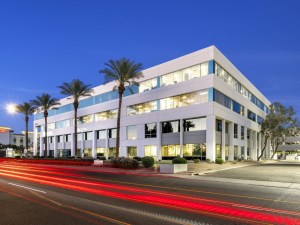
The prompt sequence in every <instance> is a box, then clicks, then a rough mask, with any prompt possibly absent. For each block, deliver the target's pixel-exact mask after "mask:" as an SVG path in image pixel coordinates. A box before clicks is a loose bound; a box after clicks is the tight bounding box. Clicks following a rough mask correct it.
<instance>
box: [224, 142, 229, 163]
mask: <svg viewBox="0 0 300 225" xmlns="http://www.w3.org/2000/svg"><path fill="white" fill-rule="evenodd" d="M228 156H229V146H228V145H225V160H228Z"/></svg>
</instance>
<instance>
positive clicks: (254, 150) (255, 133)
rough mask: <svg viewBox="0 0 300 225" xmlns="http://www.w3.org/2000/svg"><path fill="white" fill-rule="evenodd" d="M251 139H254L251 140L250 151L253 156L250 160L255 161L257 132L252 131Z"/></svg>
mask: <svg viewBox="0 0 300 225" xmlns="http://www.w3.org/2000/svg"><path fill="white" fill-rule="evenodd" d="M253 137H254V140H253V145H254V146H253V149H252V152H253V156H252V160H255V161H256V160H257V132H256V131H253Z"/></svg>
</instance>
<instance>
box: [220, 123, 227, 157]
mask: <svg viewBox="0 0 300 225" xmlns="http://www.w3.org/2000/svg"><path fill="white" fill-rule="evenodd" d="M221 139H222V141H221V143H222V145H221V146H222V149H221V155H222V159H223V160H224V162H225V139H226V134H225V120H222V134H221Z"/></svg>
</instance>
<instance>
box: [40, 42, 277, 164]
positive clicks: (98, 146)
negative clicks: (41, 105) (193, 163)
mask: <svg viewBox="0 0 300 225" xmlns="http://www.w3.org/2000/svg"><path fill="white" fill-rule="evenodd" d="M143 74H144V77H143V78H141V79H140V80H138V82H139V86H132V89H133V91H134V93H133V94H132V93H131V92H130V91H129V90H126V91H125V94H124V98H123V106H122V111H121V140H120V146H121V147H120V155H121V156H129V157H132V156H140V157H143V156H153V157H155V158H156V159H157V160H159V159H171V158H174V157H177V156H181V157H185V158H188V159H189V158H199V159H201V160H205V159H210V160H212V161H214V160H215V159H216V158H222V159H224V160H237V159H238V158H239V157H241V158H244V159H246V158H250V159H253V160H256V159H257V156H258V154H260V152H261V149H262V144H263V137H262V135H261V134H260V125H259V124H260V123H261V122H262V121H263V119H264V117H265V115H266V114H267V113H268V110H269V109H268V107H267V106H269V105H270V101H269V100H268V99H267V98H266V97H265V96H264V95H263V94H262V93H261V92H260V91H259V90H258V89H257V88H256V87H255V86H254V85H253V84H252V83H251V82H250V81H249V80H248V79H247V78H246V77H245V76H244V75H243V74H242V73H241V72H240V71H239V70H238V69H237V68H236V67H235V66H234V65H233V64H232V63H231V62H230V61H229V60H228V59H227V58H226V57H225V56H224V55H223V54H222V53H221V52H220V51H219V50H218V49H217V48H216V47H214V46H211V47H208V48H205V49H202V50H199V51H196V52H193V53H191V54H188V55H185V56H182V57H180V58H177V59H174V60H171V61H168V62H165V63H162V64H160V65H157V66H154V67H151V68H148V69H145V70H144V71H143ZM114 86H115V83H114V82H110V83H107V84H104V85H100V86H97V87H95V88H94V93H93V96H91V97H86V98H83V99H81V101H80V103H79V110H78V115H79V118H78V121H79V125H78V148H79V149H74V143H73V139H74V128H73V116H74V112H73V105H72V101H73V100H72V99H70V98H63V99H61V100H60V103H61V106H60V107H59V109H56V110H50V112H49V118H48V150H49V154H50V155H52V156H54V157H67V156H79V157H82V156H85V157H93V158H96V157H97V156H101V155H103V156H106V157H112V156H114V154H115V150H116V148H115V146H116V139H115V137H116V116H117V110H118V95H117V92H116V91H113V87H114ZM44 136H45V133H44V118H43V113H38V114H35V119H34V154H35V155H37V154H40V156H43V155H45V152H44V151H43V149H44V139H43V138H41V137H44ZM270 155H271V150H270V148H267V151H266V153H265V158H269V157H270Z"/></svg>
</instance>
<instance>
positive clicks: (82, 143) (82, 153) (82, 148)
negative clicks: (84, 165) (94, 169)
mask: <svg viewBox="0 0 300 225" xmlns="http://www.w3.org/2000/svg"><path fill="white" fill-rule="evenodd" d="M81 158H84V132H82V133H81Z"/></svg>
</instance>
